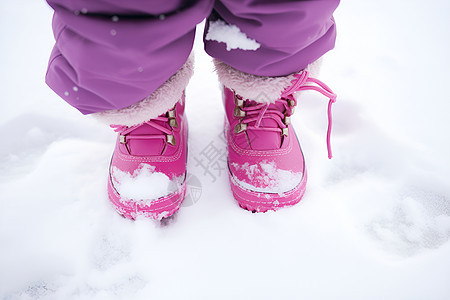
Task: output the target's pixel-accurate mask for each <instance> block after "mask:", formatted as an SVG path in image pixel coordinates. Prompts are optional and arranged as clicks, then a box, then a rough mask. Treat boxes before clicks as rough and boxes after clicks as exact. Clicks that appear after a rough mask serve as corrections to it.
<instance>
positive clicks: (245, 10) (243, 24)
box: [205, 0, 339, 76]
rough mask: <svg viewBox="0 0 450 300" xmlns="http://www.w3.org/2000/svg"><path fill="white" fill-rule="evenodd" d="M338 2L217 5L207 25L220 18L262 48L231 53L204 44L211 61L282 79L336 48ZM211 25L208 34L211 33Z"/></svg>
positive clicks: (253, 0)
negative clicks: (333, 15) (214, 59)
mask: <svg viewBox="0 0 450 300" xmlns="http://www.w3.org/2000/svg"><path fill="white" fill-rule="evenodd" d="M338 4H339V0H327V1H287V0H281V1H271V2H270V1H263V0H247V1H240V0H221V1H216V4H215V7H214V11H215V12H216V13H217V14H212V15H211V16H210V18H209V21H214V20H215V19H216V18H217V17H219V18H221V19H223V20H224V21H225V22H227V23H229V24H232V25H236V26H237V27H238V28H239V29H240V30H241V31H242V32H243V33H245V34H246V35H247V37H249V38H250V39H254V40H255V41H256V42H257V43H259V44H260V47H259V48H258V49H257V50H254V51H253V50H247V51H245V50H240V49H235V50H230V51H227V47H226V45H225V44H224V43H218V42H215V41H211V40H205V49H206V52H208V54H210V55H211V56H212V57H214V58H216V59H218V60H220V61H223V62H225V63H227V64H228V65H230V66H232V67H234V68H236V69H238V70H240V71H243V72H246V73H249V74H253V75H261V76H282V75H288V74H291V73H294V72H297V71H299V70H301V69H304V68H305V67H306V66H307V65H308V64H310V63H312V62H314V61H316V60H317V59H318V58H319V57H321V56H322V55H323V54H325V53H326V52H327V51H329V50H331V49H332V48H333V47H334V42H335V37H336V28H335V24H334V19H333V17H332V13H333V11H334V10H335V9H336V7H337V5H338ZM208 25H209V23H207V28H206V30H205V34H206V33H207V32H208Z"/></svg>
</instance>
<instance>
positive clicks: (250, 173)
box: [233, 161, 303, 195]
mask: <svg viewBox="0 0 450 300" xmlns="http://www.w3.org/2000/svg"><path fill="white" fill-rule="evenodd" d="M233 167H235V168H236V170H244V171H245V175H246V176H247V178H245V179H244V180H239V179H238V177H236V176H233V181H234V182H236V183H237V184H239V185H240V186H241V187H243V188H245V189H247V190H251V191H255V192H262V193H274V194H280V195H281V194H283V193H284V192H288V191H290V190H293V189H294V188H295V187H296V186H298V185H299V184H300V182H301V180H302V177H303V174H302V173H301V172H291V171H289V170H283V169H279V168H277V167H276V165H275V163H274V162H273V161H270V162H268V161H263V162H260V163H258V164H253V165H250V164H249V163H244V164H243V165H239V164H237V163H233ZM247 181H249V182H247ZM252 182H253V183H255V182H257V183H260V186H255V185H254V184H252Z"/></svg>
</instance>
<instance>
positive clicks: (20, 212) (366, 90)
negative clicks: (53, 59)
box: [0, 0, 450, 300]
mask: <svg viewBox="0 0 450 300" xmlns="http://www.w3.org/2000/svg"><path fill="white" fill-rule="evenodd" d="M386 7H389V9H388V10H386ZM0 8H1V9H2V12H3V15H2V18H0V31H1V34H0V45H2V47H1V48H0V52H1V55H0V66H1V68H0V85H1V88H0V99H2V118H1V119H0V131H1V132H2V142H1V144H0V210H1V211H2V212H3V213H2V216H1V217H0V299H8V300H9V299H14V300H15V299H108V300H116V299H152V298H153V299H312V300H314V299H319V300H328V299H364V300H370V299H377V300H378V299H392V300H403V299H405V300H406V299H407V300H415V299H417V300H419V299H420V300H422V299H433V300H441V299H442V300H444V299H449V298H450V288H449V285H448V278H450V243H449V237H450V232H449V223H450V191H449V189H450V185H449V178H450V156H449V155H448V153H450V141H449V136H448V133H447V131H448V128H450V119H449V117H448V112H449V111H450V102H449V101H448V97H447V94H448V92H447V80H448V78H450V73H449V72H450V61H449V59H448V50H447V49H448V47H449V42H448V39H445V37H446V36H448V28H450V19H449V18H448V16H447V12H448V11H449V9H450V3H449V2H448V1H443V0H439V1H438V0H433V1H429V2H427V3H426V4H425V3H424V2H423V1H409V2H408V4H407V5H405V4H404V2H403V1H400V0H394V1H387V0H382V1H356V0H348V1H342V3H341V6H340V7H339V9H338V11H337V12H336V15H335V18H336V20H337V22H338V31H339V37H338V40H337V48H336V49H335V50H334V51H332V52H330V53H329V54H327V55H326V57H325V60H324V64H323V66H322V74H321V76H320V79H321V80H322V81H324V82H325V83H327V85H329V86H330V87H331V88H333V90H335V91H336V92H337V93H338V99H337V102H336V104H335V105H333V121H334V123H333V134H332V144H333V145H332V146H333V151H334V157H333V159H332V160H328V159H327V155H326V146H325V131H326V126H327V118H326V104H324V102H323V99H322V98H321V96H320V95H316V94H315V93H312V92H311V93H309V92H305V93H304V95H303V96H302V98H301V100H300V103H299V109H298V110H297V112H296V114H294V115H293V119H292V122H293V125H294V126H295V129H296V131H297V135H298V138H299V140H300V142H301V145H302V149H303V152H304V154H305V159H306V165H307V169H308V185H307V188H306V194H305V196H304V198H303V200H302V201H301V202H300V203H299V204H298V205H296V206H293V207H291V208H289V209H282V210H280V211H277V212H275V213H274V212H268V213H264V214H252V213H251V212H248V211H245V210H242V209H241V208H239V206H238V205H237V203H236V202H235V201H234V200H233V197H232V194H231V192H230V189H229V183H228V178H227V173H226V172H227V170H226V164H225V161H224V160H223V159H219V158H220V157H221V156H219V155H218V158H217V159H216V160H214V161H211V162H210V161H208V160H207V159H206V158H205V156H203V154H202V153H203V152H202V150H203V149H205V147H207V146H208V145H210V143H213V145H214V146H215V147H216V148H217V149H221V150H223V149H225V148H224V147H225V145H224V142H223V141H222V139H223V134H222V128H223V119H222V116H223V108H222V104H221V99H220V97H221V93H220V89H219V87H218V84H217V81H216V79H215V78H216V77H215V75H214V74H212V70H213V67H212V64H211V60H210V58H209V57H208V56H207V55H206V54H204V53H203V50H202V44H201V43H200V42H201V28H199V31H198V33H199V35H198V37H197V40H196V44H195V50H196V55H197V57H196V62H197V63H196V67H197V69H196V70H197V73H196V74H195V75H194V78H193V80H192V82H191V85H190V86H189V88H188V90H187V93H186V95H187V102H186V103H187V116H188V120H189V124H190V128H189V159H188V168H189V172H190V173H191V175H192V176H195V178H197V179H198V180H199V181H200V183H201V186H199V185H198V184H196V186H195V187H196V189H197V190H198V189H199V188H201V194H200V198H199V199H198V201H191V202H190V205H188V206H183V207H182V208H181V209H180V211H179V212H178V213H177V214H176V215H175V216H174V217H172V218H170V219H167V220H164V221H163V222H154V221H150V220H146V219H144V218H139V219H138V220H137V221H135V222H133V221H130V220H127V219H124V218H122V217H120V216H119V215H117V214H116V213H115V212H114V209H113V208H112V207H111V205H110V204H109V203H108V199H107V189H106V187H107V175H108V166H109V162H110V158H111V153H112V151H113V147H114V142H115V134H114V133H113V132H112V130H111V129H110V128H109V127H108V126H104V125H101V124H99V123H96V122H95V121H93V120H92V119H91V118H88V117H85V116H82V115H81V114H79V113H78V112H77V111H75V110H74V109H72V108H71V107H69V106H68V105H67V104H66V103H65V102H64V101H62V100H61V99H59V98H58V97H57V96H56V95H55V94H54V93H53V92H52V91H50V90H49V89H48V88H47V87H46V86H45V84H44V80H43V76H44V74H45V70H46V65H47V62H48V57H49V55H50V51H51V48H52V46H53V35H52V33H51V10H50V9H49V8H48V7H47V5H46V4H45V1H32V0H23V1H9V2H8V1H2V2H0ZM80 17H81V16H80ZM381 18H382V22H380V19H381ZM111 25H112V26H113V25H114V23H113V22H111ZM30 45H31V46H32V47H30ZM25 58H26V59H25ZM70 92H71V93H73V92H72V90H70ZM200 106H201V107H202V109H199V107H200ZM205 111H208V113H205ZM205 124H206V125H205ZM194 158H199V159H202V161H203V164H204V166H206V167H205V168H203V167H202V165H200V164H197V163H196V160H195V159H194ZM207 163H208V164H207ZM189 175H190V174H188V178H189ZM212 175H214V176H215V180H213V176H212ZM188 184H189V180H188Z"/></svg>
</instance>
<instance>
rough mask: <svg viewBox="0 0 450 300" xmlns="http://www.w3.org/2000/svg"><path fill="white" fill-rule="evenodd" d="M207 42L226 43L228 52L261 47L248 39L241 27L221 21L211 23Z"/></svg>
mask: <svg viewBox="0 0 450 300" xmlns="http://www.w3.org/2000/svg"><path fill="white" fill-rule="evenodd" d="M206 40H208V41H217V42H219V43H225V44H226V45H227V50H228V51H230V50H232V49H242V50H257V49H259V47H261V44H259V43H258V42H257V41H255V40H254V39H251V38H249V37H247V35H246V34H245V33H243V32H242V31H241V30H240V29H239V27H237V26H236V25H231V24H227V23H225V22H224V21H222V20H220V19H219V20H216V21H211V22H209V29H208V33H207V34H206Z"/></svg>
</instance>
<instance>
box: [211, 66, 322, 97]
mask: <svg viewBox="0 0 450 300" xmlns="http://www.w3.org/2000/svg"><path fill="white" fill-rule="evenodd" d="M321 62H322V59H318V60H317V61H315V62H313V63H312V64H310V65H308V67H307V68H306V70H307V71H308V72H310V74H311V76H313V77H316V76H317V75H318V74H319V71H320V65H321ZM214 65H215V68H216V72H217V75H218V77H219V81H220V83H222V84H223V85H224V86H225V87H227V88H229V89H232V90H234V91H236V93H237V94H238V95H240V96H242V97H243V98H244V99H251V100H254V101H256V102H260V103H268V102H270V103H273V102H275V101H276V100H277V99H280V95H281V93H282V92H283V91H284V90H285V89H286V88H288V87H289V86H291V85H292V81H293V80H294V79H295V77H294V74H295V73H294V74H290V75H287V76H278V77H266V76H257V75H252V74H248V73H245V72H242V71H239V70H236V69H235V68H233V67H231V66H229V65H227V64H226V63H224V62H221V61H219V60H217V59H214Z"/></svg>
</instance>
